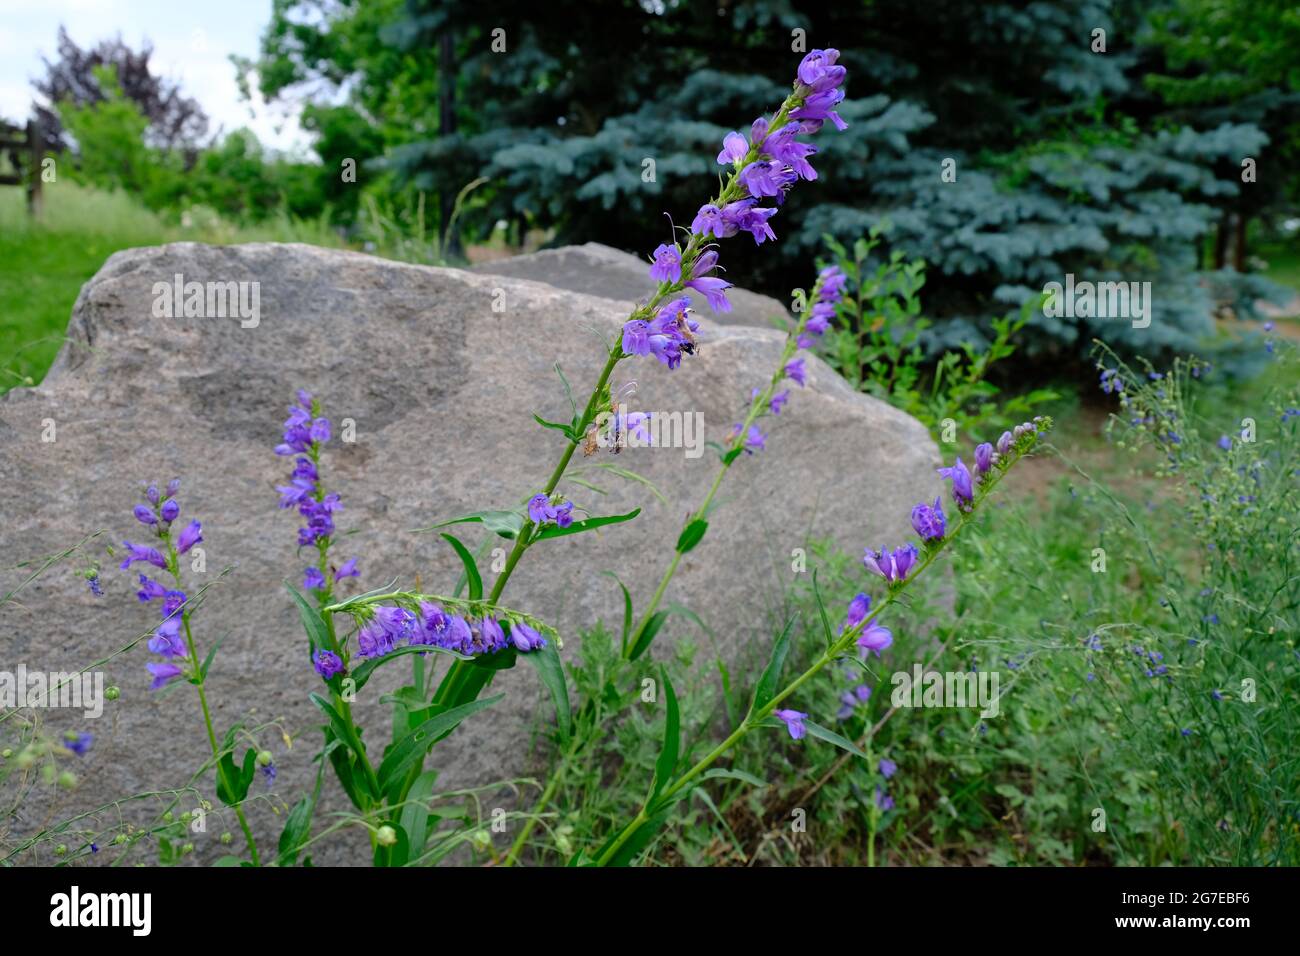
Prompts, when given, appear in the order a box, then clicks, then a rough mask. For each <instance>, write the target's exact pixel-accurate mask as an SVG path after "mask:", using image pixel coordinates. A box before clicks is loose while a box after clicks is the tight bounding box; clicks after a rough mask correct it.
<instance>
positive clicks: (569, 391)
mask: <svg viewBox="0 0 1300 956" xmlns="http://www.w3.org/2000/svg"><path fill="white" fill-rule="evenodd" d="M555 374H556V375H558V376H560V383H561V384H562V385H564V397H565V398H567V399H568V400H569V409H570V411H571V413H572V415H573V419H574V421H577V418H578V403H577V402H576V401H574V400H573V386H572V385H570V384H569V380H568V379H567V378H565V377H564V369H562V368H560V363H559V362H556V363H555Z"/></svg>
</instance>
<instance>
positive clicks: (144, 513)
mask: <svg viewBox="0 0 1300 956" xmlns="http://www.w3.org/2000/svg"><path fill="white" fill-rule="evenodd" d="M132 513H133V514H134V515H135V520H136V521H138V522H140V523H141V524H157V523H158V518H157V516H156V515H155V514H154V513H153V511H152V510H151V509H149V508H147V507H145V506H144V505H136V506H135V510H134V511H133V512H132Z"/></svg>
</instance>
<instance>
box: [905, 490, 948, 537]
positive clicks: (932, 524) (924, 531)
mask: <svg viewBox="0 0 1300 956" xmlns="http://www.w3.org/2000/svg"><path fill="white" fill-rule="evenodd" d="M912 529H913V530H914V531H916V533H917V534H919V535H920V536H921V540H922V541H923V542H926V543H927V544H928V543H930V542H934V541H942V540H943V536H944V532H945V530H946V522H945V520H944V516H943V504H942V502H941V501H940V500H939V499H938V498H935V499H934V504H933V505H927V504H926V503H925V502H921V503H920V504H919V505H917V506H916V507H915V508H913V509H912Z"/></svg>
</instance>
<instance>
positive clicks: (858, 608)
mask: <svg viewBox="0 0 1300 956" xmlns="http://www.w3.org/2000/svg"><path fill="white" fill-rule="evenodd" d="M870 610H871V598H870V597H868V596H867V595H866V594H862V593H861V592H859V593H858V594H856V595H854V597H853V600H851V601H849V612H848V616H847V617H846V618H845V619H844V626H843V627H841V628H840V633H841V634H843V633H844V632H845V631H847V630H848V629H849V628H851V627H857V626H858V625H859V624H861V623H862V619H863V618H865V617H866V616H867V612H868V611H870Z"/></svg>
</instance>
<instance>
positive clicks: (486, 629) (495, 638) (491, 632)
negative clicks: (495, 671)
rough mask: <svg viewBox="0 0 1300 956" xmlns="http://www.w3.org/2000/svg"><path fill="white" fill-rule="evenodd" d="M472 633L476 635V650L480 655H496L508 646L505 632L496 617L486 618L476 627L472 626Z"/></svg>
mask: <svg viewBox="0 0 1300 956" xmlns="http://www.w3.org/2000/svg"><path fill="white" fill-rule="evenodd" d="M470 632H471V634H473V635H474V649H475V650H476V651H478V652H480V653H492V654H495V653H496V652H497V651H499V650H502V649H504V648H505V646H506V635H505V632H504V631H503V630H501V625H500V624H499V623H497V619H496V618H494V617H485V618H483V619H482V620H480V621H479V622H478V623H477V624H476V625H470Z"/></svg>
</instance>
